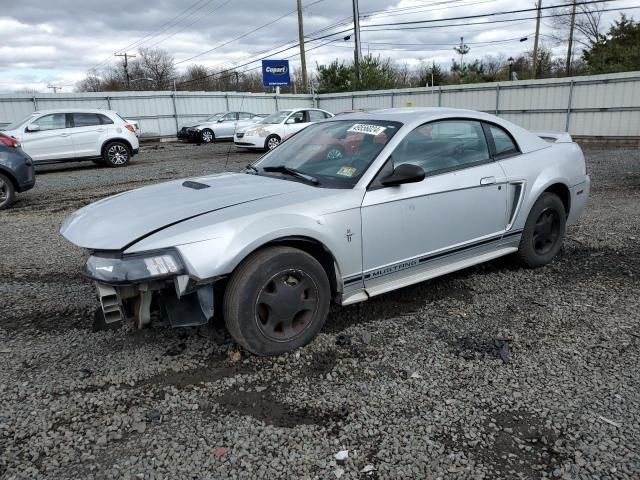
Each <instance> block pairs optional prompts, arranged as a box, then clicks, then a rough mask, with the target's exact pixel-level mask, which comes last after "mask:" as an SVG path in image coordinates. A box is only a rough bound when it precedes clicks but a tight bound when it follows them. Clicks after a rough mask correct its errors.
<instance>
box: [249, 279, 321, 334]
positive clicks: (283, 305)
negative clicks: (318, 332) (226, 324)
mask: <svg viewBox="0 0 640 480" xmlns="http://www.w3.org/2000/svg"><path fill="white" fill-rule="evenodd" d="M318 304H319V293H318V286H317V285H316V283H315V282H314V281H313V278H311V276H309V274H307V273H306V272H304V271H302V270H296V269H288V270H285V271H283V272H278V273H277V274H276V275H274V276H273V277H271V278H270V279H269V280H268V281H267V283H266V284H265V285H264V287H262V290H261V291H260V294H259V295H258V301H257V302H256V309H255V311H256V325H257V326H258V328H259V329H260V331H261V332H262V334H263V335H264V336H265V337H267V338H269V339H270V340H273V341H275V342H282V341H285V342H287V341H290V340H292V339H294V338H296V337H297V336H299V335H300V334H301V333H302V332H303V331H304V330H305V329H306V328H307V327H308V326H309V325H310V324H311V321H312V320H313V317H314V314H315V312H317V311H318Z"/></svg>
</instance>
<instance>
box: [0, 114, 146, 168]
mask: <svg viewBox="0 0 640 480" xmlns="http://www.w3.org/2000/svg"><path fill="white" fill-rule="evenodd" d="M135 131H136V129H135V127H134V126H133V125H131V123H129V122H128V121H126V120H124V119H123V118H122V117H120V115H118V114H117V113H116V112H114V111H111V110H88V109H79V108H76V109H65V110H46V111H41V112H33V113H32V114H30V115H28V116H27V117H26V118H23V119H22V120H20V121H19V122H16V123H13V124H11V125H8V126H7V127H5V130H4V132H3V133H4V134H5V135H9V136H11V137H13V138H15V139H16V140H18V141H19V142H20V143H21V144H22V148H23V150H24V151H25V152H27V153H28V154H29V156H31V158H32V159H33V161H34V163H41V164H42V163H53V162H64V161H79V160H93V161H94V162H96V163H99V164H104V165H107V166H109V167H122V166H124V165H126V164H127V163H129V160H131V157H132V156H133V155H135V154H136V153H138V149H139V144H138V137H137V136H136V134H135Z"/></svg>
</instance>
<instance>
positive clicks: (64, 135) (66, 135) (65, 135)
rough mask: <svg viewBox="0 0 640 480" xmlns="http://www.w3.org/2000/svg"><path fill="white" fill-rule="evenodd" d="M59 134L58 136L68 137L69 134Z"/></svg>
mask: <svg viewBox="0 0 640 480" xmlns="http://www.w3.org/2000/svg"><path fill="white" fill-rule="evenodd" d="M59 136H60V137H68V136H69V134H68V133H61V134H60V135H59Z"/></svg>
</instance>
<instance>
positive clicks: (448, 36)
mask: <svg viewBox="0 0 640 480" xmlns="http://www.w3.org/2000/svg"><path fill="white" fill-rule="evenodd" d="M2 3H3V5H2V8H1V9H0V92H12V91H19V90H24V89H35V90H38V91H42V92H45V91H48V90H47V86H48V85H58V86H62V87H63V90H62V91H67V92H70V91H73V88H74V86H75V82H77V81H78V80H80V79H81V78H83V77H84V76H85V75H86V74H87V72H88V71H90V70H91V69H92V68H97V69H100V68H101V67H103V66H105V65H108V64H110V63H114V62H117V61H119V59H118V58H116V57H114V53H118V52H120V53H123V52H125V51H126V52H128V53H135V52H136V50H137V49H138V48H140V47H158V48H164V49H166V50H167V51H169V52H170V53H171V54H172V55H173V56H174V58H175V60H176V62H177V66H178V69H179V70H184V69H185V68H186V67H187V66H188V65H190V64H192V63H200V64H204V65H206V66H208V67H214V68H215V67H217V68H229V67H232V66H234V65H236V66H240V65H243V64H245V63H247V62H249V61H251V60H255V59H259V58H260V57H263V56H265V55H267V54H268V53H273V56H272V57H271V58H284V57H289V56H293V57H292V58H291V59H290V61H291V62H292V67H295V65H296V64H298V63H299V57H298V56H294V55H295V54H296V53H297V52H298V49H297V48H291V49H289V50H286V51H284V52H281V53H277V54H276V53H275V52H277V51H278V50H283V49H284V48H286V47H291V46H295V45H296V43H297V38H298V30H297V16H296V14H295V7H296V1H295V0H270V1H264V0H199V1H196V0H183V1H179V2H178V1H175V0H146V1H131V0H110V1H108V2H107V1H104V0H100V1H98V0H55V2H52V1H51V0H21V1H8V0H3V2H2ZM53 3H55V7H53V6H52V4H53ZM566 3H569V0H544V1H543V5H544V6H546V5H559V4H566ZM303 5H304V6H305V10H304V22H305V34H306V36H307V50H308V54H307V63H308V65H309V66H310V67H313V66H315V64H316V62H317V63H323V62H328V61H331V60H333V59H335V58H340V59H345V60H346V59H349V58H352V56H353V50H352V49H353V43H352V42H351V41H345V40H343V37H344V36H345V35H347V34H348V33H336V32H340V31H341V30H345V29H348V28H349V27H350V23H349V22H350V18H351V17H352V10H351V2H350V1H349V0H303ZM534 5H535V0H432V1H425V0H423V1H419V0H360V14H361V16H363V19H362V20H361V24H362V30H363V31H362V42H363V51H364V53H366V52H367V51H369V52H371V53H376V54H377V53H379V54H381V55H384V56H391V57H392V58H394V59H395V60H396V61H398V62H408V63H410V64H414V63H417V62H419V61H421V60H425V61H429V62H431V61H433V60H435V61H436V62H438V63H441V64H443V65H445V66H449V65H450V64H451V59H452V58H453V57H454V56H455V53H454V52H453V49H452V48H453V46H454V45H456V44H457V43H459V41H460V37H461V36H464V41H465V43H466V44H467V45H469V47H471V51H470V53H469V55H468V56H467V57H466V58H467V59H473V58H476V57H483V56H485V55H494V56H500V55H503V56H505V57H508V56H510V55H514V54H517V53H519V52H521V51H523V50H525V49H530V48H532V45H533V32H534V31H535V20H532V19H530V18H531V17H534V15H535V13H533V12H523V13H513V14H509V15H499V16H490V17H478V18H472V19H459V20H442V21H440V22H433V23H429V24H418V25H416V24H414V25H406V24H405V25H401V26H390V25H388V24H390V23H401V22H412V21H419V20H437V19H450V18H452V17H460V16H469V15H480V14H488V13H493V12H505V11H513V10H517V9H528V8H532V7H533V6H534ZM631 7H636V8H631ZM604 8H607V9H621V8H625V10H622V11H624V12H625V13H627V15H633V16H634V17H635V18H636V19H639V18H640V0H614V1H610V2H607V3H606V6H605V7H604ZM551 13H552V11H551V10H546V11H544V14H543V15H549V14H551ZM618 15H619V11H611V12H606V13H605V14H604V15H603V20H604V22H603V23H604V25H605V27H606V28H605V30H606V29H607V28H608V25H609V24H610V23H611V21H612V19H613V18H616V17H617V16H618ZM512 19H514V21H506V22H499V23H495V21H496V20H512ZM552 20H553V19H551V18H546V19H545V18H543V23H542V30H541V31H542V33H543V34H544V35H549V34H552V33H553V29H552ZM441 25H442V26H441ZM416 26H420V27H425V26H428V27H429V28H420V29H407V28H406V27H416ZM334 33H335V35H332V36H328V37H326V38H324V39H322V40H313V39H317V38H318V37H325V36H327V35H330V34H334ZM525 36H526V37H527V38H528V40H526V41H524V42H520V41H519V39H520V38H522V37H525ZM542 41H543V43H544V44H545V45H547V46H549V47H552V48H553V49H554V52H555V53H557V54H558V55H562V54H563V52H564V50H565V49H566V47H564V46H562V45H558V44H557V42H554V41H552V40H551V39H550V38H549V37H546V36H543V37H542ZM328 42H329V43H328ZM269 49H271V51H270V52H268V50H269ZM204 52H206V53H204ZM264 52H267V53H264ZM257 65H259V64H258V63H252V64H249V65H246V66H242V67H239V70H241V71H242V70H245V69H249V68H252V67H255V66H257Z"/></svg>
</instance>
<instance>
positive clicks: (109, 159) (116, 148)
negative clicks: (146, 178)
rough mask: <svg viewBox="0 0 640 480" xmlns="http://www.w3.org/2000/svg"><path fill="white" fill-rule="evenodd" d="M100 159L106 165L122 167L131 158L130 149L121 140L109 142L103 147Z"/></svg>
mask: <svg viewBox="0 0 640 480" xmlns="http://www.w3.org/2000/svg"><path fill="white" fill-rule="evenodd" d="M102 159H103V160H104V163H105V164H106V165H107V166H108V167H114V168H115V167H124V166H125V165H126V164H127V163H129V160H131V151H130V150H129V147H128V146H127V145H126V144H124V143H122V142H109V143H107V145H106V146H105V147H104V152H103V154H102Z"/></svg>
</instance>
